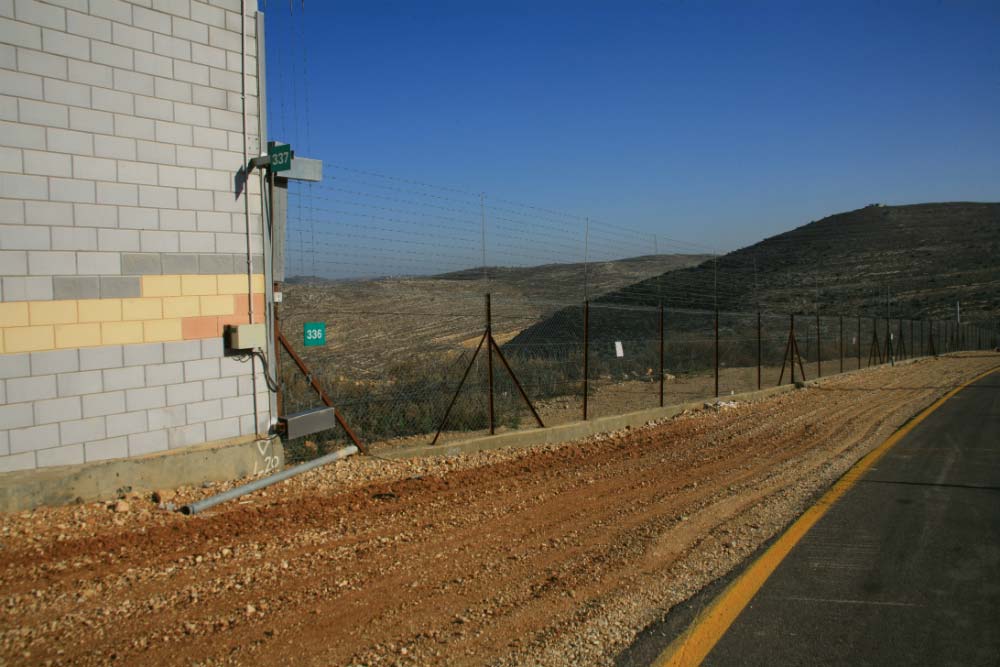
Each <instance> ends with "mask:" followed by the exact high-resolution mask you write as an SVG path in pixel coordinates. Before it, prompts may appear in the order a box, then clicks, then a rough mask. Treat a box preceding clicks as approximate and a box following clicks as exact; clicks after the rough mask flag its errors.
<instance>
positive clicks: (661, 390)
mask: <svg viewBox="0 0 1000 667" xmlns="http://www.w3.org/2000/svg"><path fill="white" fill-rule="evenodd" d="M663 382H664V378H663V304H662V303H661V304H660V407H661V408H662V407H663Z"/></svg>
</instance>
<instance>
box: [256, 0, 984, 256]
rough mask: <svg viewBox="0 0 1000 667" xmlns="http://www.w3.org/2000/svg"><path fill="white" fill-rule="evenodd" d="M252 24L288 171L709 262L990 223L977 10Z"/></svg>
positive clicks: (547, 14)
mask: <svg viewBox="0 0 1000 667" xmlns="http://www.w3.org/2000/svg"><path fill="white" fill-rule="evenodd" d="M262 9H264V11H265V13H266V17H267V22H268V33H267V40H268V41H267V49H268V85H269V131H270V133H271V135H272V138H283V139H285V140H287V141H290V142H291V143H293V146H294V148H295V150H296V152H297V153H298V154H299V155H308V156H311V157H320V158H322V159H324V160H325V161H327V162H332V163H337V164H341V165H347V166H349V167H353V168H357V169H368V170H372V171H376V172H381V173H386V174H390V175H393V176H398V177H403V178H413V179H418V180H422V181H427V182H431V183H435V184H441V185H449V186H455V187H459V188H463V189H467V190H470V191H474V192H480V191H484V192H486V193H488V195H489V196H500V197H506V198H510V199H517V200H521V201H527V202H530V203H533V204H537V205H540V206H545V207H549V208H554V209H559V210H564V211H570V212H573V213H578V214H580V215H590V216H593V217H595V218H599V219H602V220H607V221H613V222H616V223H619V224H622V225H626V226H628V227H635V228H638V229H642V230H648V231H649V232H655V233H658V234H663V235H665V236H670V237H675V238H680V239H685V240H688V241H692V242H696V243H699V244H704V245H707V246H712V247H716V248H719V249H720V250H728V249H733V248H736V247H739V246H742V245H747V244H750V243H753V242H755V241H757V240H759V239H761V238H763V237H765V236H769V235H772V234H775V233H779V232H781V231H784V230H787V229H790V228H793V227H796V226H798V225H801V224H804V223H806V222H809V221H810V220H813V219H818V218H820V217H823V216H825V215H829V214H832V213H836V212H840V211H843V210H848V209H853V208H858V207H861V206H863V205H865V204H868V203H871V202H884V203H892V204H903V203H919V202H927V201H951V200H976V201H998V200H1000V178H998V177H1000V46H998V44H1000V3H997V2H979V3H977V2H954V1H948V0H942V1H940V2H932V3H922V2H874V1H873V2H863V3H848V2H836V3H828V4H825V5H824V4H820V3H814V2H789V3H761V2H732V3H722V2H692V1H684V2H586V1H584V0H581V1H579V2H505V3H489V4H488V5H487V3H480V2H474V1H466V2H440V3H435V2H399V3H391V2H378V1H373V0H364V1H359V2H341V1H338V2H325V1H324V2H320V1H319V0H306V1H305V6H304V8H303V6H302V4H301V0H294V11H292V12H289V4H288V3H287V2H285V1H283V0H271V2H268V3H267V4H266V5H262ZM307 81H308V86H307V85H306V83H307Z"/></svg>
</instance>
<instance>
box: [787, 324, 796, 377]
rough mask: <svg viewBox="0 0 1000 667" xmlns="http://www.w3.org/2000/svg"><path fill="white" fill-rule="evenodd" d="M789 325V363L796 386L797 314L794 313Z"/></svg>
mask: <svg viewBox="0 0 1000 667" xmlns="http://www.w3.org/2000/svg"><path fill="white" fill-rule="evenodd" d="M788 322H789V324H788V352H789V362H790V363H791V365H792V384H795V356H794V354H795V313H792V315H791V319H789V321H788Z"/></svg>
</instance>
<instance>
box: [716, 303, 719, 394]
mask: <svg viewBox="0 0 1000 667" xmlns="http://www.w3.org/2000/svg"><path fill="white" fill-rule="evenodd" d="M715 397H716V398H718V397H719V307H718V306H716V307H715Z"/></svg>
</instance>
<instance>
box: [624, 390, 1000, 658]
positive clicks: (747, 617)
mask: <svg viewBox="0 0 1000 667" xmlns="http://www.w3.org/2000/svg"><path fill="white" fill-rule="evenodd" d="M718 588H721V585H720V586H719V587H717V590H718ZM707 596H708V599H707V600H704V599H703V600H700V601H699V600H698V599H697V598H696V599H694V600H692V601H691V603H690V604H688V605H687V606H686V609H682V610H680V611H679V613H678V618H674V619H671V618H670V617H668V619H667V620H666V621H665V622H664V623H663V624H662V626H661V627H659V628H656V627H654V628H650V629H649V630H648V631H647V632H646V633H644V635H643V636H641V637H640V638H639V640H638V641H637V645H636V646H634V647H633V648H632V649H630V651H629V652H627V653H626V654H625V655H623V656H622V659H620V660H619V664H620V665H627V664H651V663H652V662H654V660H653V658H654V656H655V655H656V653H655V652H654V651H652V650H651V645H654V644H655V645H658V646H659V647H660V648H661V649H662V647H663V646H665V645H666V644H667V643H669V641H670V639H672V637H674V636H676V635H677V634H679V633H680V632H681V631H682V630H683V629H684V627H686V625H687V622H690V619H691V618H692V617H693V615H694V613H695V612H696V611H697V610H698V608H699V607H700V606H704V605H705V604H707V602H709V601H710V600H711V598H712V597H714V592H713V591H709V592H707ZM672 615H673V614H672ZM685 616H686V617H687V618H686V620H685V618H684V617H685ZM643 643H645V646H642V644H643ZM703 664H706V665H812V664H828V665H829V664H838V665H918V664H920V665H998V664H1000V372H998V373H994V374H993V375H990V376H987V377H986V378H983V379H981V380H979V381H978V382H976V383H974V384H972V385H970V386H969V387H966V388H965V389H964V390H962V391H960V392H959V393H958V394H956V395H955V396H954V397H952V398H951V399H950V400H948V401H947V402H945V403H944V404H943V405H942V406H941V407H939V408H938V409H937V410H936V411H935V412H933V413H932V414H931V415H929V416H928V417H927V419H925V420H924V421H923V422H922V423H920V424H919V425H917V426H916V428H914V429H913V430H912V431H911V432H910V433H908V434H907V435H906V436H905V437H904V438H903V439H902V440H900V441H899V442H898V443H896V445H895V446H894V447H893V448H892V449H890V450H889V451H888V453H887V454H886V455H885V456H884V457H883V458H882V459H881V460H879V461H878V462H877V463H876V464H875V466H874V467H872V468H871V469H869V470H868V471H867V472H866V473H865V474H864V475H863V476H862V477H861V479H860V480H859V482H858V483H857V484H856V485H855V486H854V487H853V488H851V489H850V490H849V491H848V492H847V493H846V494H845V495H844V496H843V497H841V498H840V499H839V500H838V501H837V502H836V503H835V504H834V505H833V507H831V508H830V510H829V511H828V512H827V513H826V514H825V515H824V516H823V517H822V518H821V519H820V520H819V522H817V523H816V524H815V525H814V526H813V527H812V529H811V530H810V531H809V532H808V533H807V534H806V535H805V536H804V537H803V538H802V540H801V541H800V542H799V543H798V544H797V545H796V546H795V547H794V549H792V551H791V552H790V553H789V554H788V556H787V557H786V558H785V559H784V560H783V561H782V562H781V563H780V564H779V565H778V567H777V569H775V571H774V573H773V574H772V575H771V576H770V578H768V579H767V581H766V582H765V583H764V585H763V587H762V588H761V589H760V590H758V591H757V593H756V594H755V595H754V597H753V598H752V599H751V601H750V603H749V604H748V605H747V607H746V608H744V610H743V612H742V613H741V614H740V616H739V617H738V618H737V619H736V620H735V622H734V623H733V624H732V625H731V626H730V627H729V629H728V631H727V632H726V634H725V635H723V637H722V638H721V639H720V640H719V642H718V643H717V644H715V646H714V648H713V649H712V650H711V652H710V653H709V654H708V657H707V658H706V660H705V662H704V663H703Z"/></svg>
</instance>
